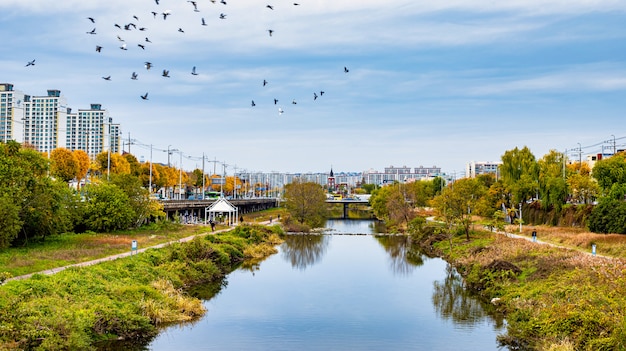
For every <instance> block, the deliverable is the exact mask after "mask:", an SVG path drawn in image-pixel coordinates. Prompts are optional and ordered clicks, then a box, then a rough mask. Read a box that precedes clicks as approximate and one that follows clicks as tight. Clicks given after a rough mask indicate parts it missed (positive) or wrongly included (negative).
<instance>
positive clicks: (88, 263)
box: [5, 221, 276, 282]
mask: <svg viewBox="0 0 626 351" xmlns="http://www.w3.org/2000/svg"><path fill="white" fill-rule="evenodd" d="M242 224H246V223H240V224H238V225H242ZM248 224H250V223H248ZM253 224H260V225H270V224H276V221H274V222H273V223H272V222H271V221H264V222H258V223H253ZM233 228H234V227H228V228H224V229H218V230H216V231H212V232H206V233H201V234H196V235H191V236H188V237H185V238H181V239H178V240H174V241H168V242H165V243H162V244H158V245H153V246H149V247H145V248H143V249H137V250H131V251H128V252H123V253H120V254H117V255H112V256H107V257H103V258H98V259H95V260H90V261H85V262H80V263H75V264H71V265H67V266H62V267H56V268H52V269H48V270H45V271H40V272H34V273H29V274H24V275H19V276H16V277H11V278H8V279H7V280H5V282H7V281H11V280H22V279H28V278H30V277H32V276H33V275H35V274H44V275H51V274H55V273H59V272H61V271H64V270H66V269H68V268H71V267H87V266H92V265H94V264H98V263H102V262H106V261H113V260H117V259H118V258H123V257H128V256H132V255H136V254H139V253H142V252H145V251H146V250H150V249H160V248H163V247H165V246H168V245H172V244H174V243H182V242H187V241H191V240H193V239H195V238H196V237H202V236H206V235H208V234H216V233H222V232H226V231H229V230H232V229H233Z"/></svg>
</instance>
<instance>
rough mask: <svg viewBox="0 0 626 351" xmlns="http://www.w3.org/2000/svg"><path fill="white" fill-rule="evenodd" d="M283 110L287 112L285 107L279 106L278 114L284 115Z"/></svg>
mask: <svg viewBox="0 0 626 351" xmlns="http://www.w3.org/2000/svg"><path fill="white" fill-rule="evenodd" d="M283 112H285V111H283V109H282V108H280V107H279V108H278V115H279V116H280V115H282V114H283Z"/></svg>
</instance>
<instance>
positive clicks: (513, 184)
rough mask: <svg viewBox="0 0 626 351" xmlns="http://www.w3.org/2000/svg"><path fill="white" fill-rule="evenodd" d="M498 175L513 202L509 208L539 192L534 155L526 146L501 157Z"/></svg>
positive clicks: (509, 151)
mask: <svg viewBox="0 0 626 351" xmlns="http://www.w3.org/2000/svg"><path fill="white" fill-rule="evenodd" d="M500 175H501V177H502V181H503V182H504V184H505V185H506V187H507V189H508V190H509V193H510V194H511V198H512V200H513V203H512V204H509V205H510V206H512V205H515V204H517V203H520V202H524V201H526V200H528V199H530V198H532V197H533V196H534V195H535V194H536V193H537V192H538V191H539V182H538V179H539V171H538V166H537V161H536V159H535V155H533V153H532V152H530V149H529V148H528V147H526V146H524V148H522V149H518V148H517V147H516V148H515V149H513V150H508V151H506V152H505V153H504V155H502V165H501V166H500Z"/></svg>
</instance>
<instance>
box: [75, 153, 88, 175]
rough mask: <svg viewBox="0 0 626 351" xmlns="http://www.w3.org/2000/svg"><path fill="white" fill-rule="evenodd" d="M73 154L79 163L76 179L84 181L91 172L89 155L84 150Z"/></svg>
mask: <svg viewBox="0 0 626 351" xmlns="http://www.w3.org/2000/svg"><path fill="white" fill-rule="evenodd" d="M72 153H73V154H74V158H75V159H76V162H77V163H78V168H77V171H76V179H78V180H80V179H83V178H85V177H86V176H87V172H89V167H90V166H91V160H90V159H89V155H87V153H86V152H85V151H83V150H74V151H73V152H72Z"/></svg>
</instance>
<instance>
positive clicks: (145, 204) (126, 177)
mask: <svg viewBox="0 0 626 351" xmlns="http://www.w3.org/2000/svg"><path fill="white" fill-rule="evenodd" d="M111 183H112V184H113V185H115V186H117V187H118V188H119V189H121V190H122V191H123V192H124V193H125V194H126V195H127V196H128V205H130V207H131V208H132V210H133V211H132V212H133V214H134V217H133V223H132V226H134V227H139V226H141V225H142V224H144V223H145V222H146V220H147V219H149V218H150V217H157V218H160V217H163V216H164V215H165V213H163V211H159V210H158V208H157V211H154V210H155V207H154V206H152V204H151V203H152V202H155V203H158V202H157V201H156V200H152V199H150V194H149V192H148V190H147V189H145V188H144V187H143V186H142V184H141V180H140V179H139V178H137V177H135V176H132V175H130V174H115V175H113V176H111ZM159 205H160V204H159ZM161 206H162V205H161Z"/></svg>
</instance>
